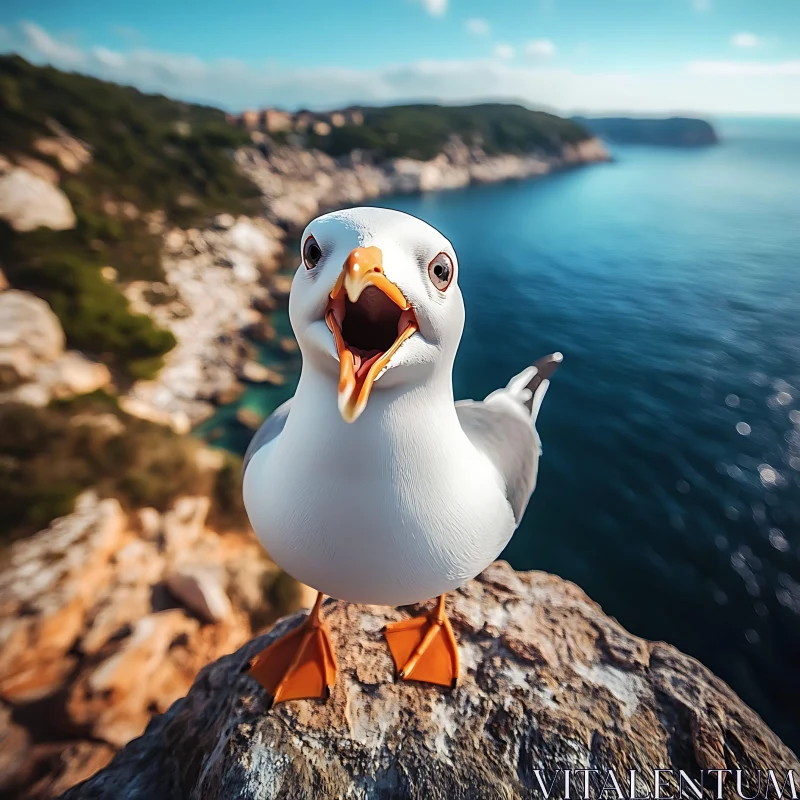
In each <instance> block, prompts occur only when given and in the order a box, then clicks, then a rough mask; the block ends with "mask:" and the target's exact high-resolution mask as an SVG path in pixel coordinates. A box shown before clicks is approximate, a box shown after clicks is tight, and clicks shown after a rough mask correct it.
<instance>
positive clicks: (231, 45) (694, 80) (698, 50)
mask: <svg viewBox="0 0 800 800" xmlns="http://www.w3.org/2000/svg"><path fill="white" fill-rule="evenodd" d="M0 48H2V50H4V51H13V52H19V53H21V54H22V55H24V56H25V57H26V58H29V59H31V60H32V61H35V62H37V63H52V64H54V65H56V66H58V67H62V68H65V69H75V70H78V71H81V72H87V73H91V74H95V75H99V76H101V77H105V78H109V79H111V80H117V81H120V82H125V83H131V84H134V85H136V86H139V87H140V88H142V89H145V90H151V91H162V92H164V93H165V94H168V95H171V96H175V97H182V98H186V99H191V100H199V101H204V102H210V103H213V104H215V105H219V106H222V107H224V108H227V109H230V110H241V109H242V108H245V107H261V106H265V105H278V106H284V107H289V108H296V107H301V106H307V107H313V108H330V107H334V106H340V105H344V104H347V103H350V102H361V103H386V102H400V101H410V100H433V101H443V102H465V101H473V100H481V99H488V98H499V99H509V100H511V99H513V100H521V101H522V102H524V103H526V104H528V105H532V106H540V107H547V108H552V109H556V110H559V111H562V112H570V113H572V112H581V111H586V112H590V113H601V112H638V113H666V112H680V111H683V112H694V113H709V114H800V0H760V2H759V1H758V0H602V1H601V0H504V1H503V2H500V1H499V0H494V1H492V0H351V1H348V0H337V1H335V2H334V1H333V0H292V2H286V1H285V0H260V2H254V1H253V0H228V2H225V3H220V2H219V0H214V2H210V0H194V2H187V0H139V2H136V3H126V2H108V0H105V2H98V0H71V2H64V0H61V2H52V0H48V1H47V2H31V0H27V2H18V1H17V0H6V2H5V3H3V4H2V5H1V6H0Z"/></svg>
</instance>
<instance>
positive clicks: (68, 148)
mask: <svg viewBox="0 0 800 800" xmlns="http://www.w3.org/2000/svg"><path fill="white" fill-rule="evenodd" d="M33 146H34V148H36V150H38V151H39V152H40V153H43V154H44V155H48V156H53V157H54V158H57V159H58V163H59V164H61V167H62V169H65V170H66V171H67V172H71V173H73V174H74V173H76V172H80V170H81V169H82V168H83V167H84V166H85V165H86V164H88V163H89V162H90V161H91V160H92V151H91V150H90V149H89V145H87V144H86V142H82V141H81V140H80V139H76V138H75V137H74V136H70V135H69V134H68V133H67V132H66V131H62V132H60V135H58V136H53V137H43V138H41V139H37V140H36V141H34V143H33Z"/></svg>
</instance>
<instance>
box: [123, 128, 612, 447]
mask: <svg viewBox="0 0 800 800" xmlns="http://www.w3.org/2000/svg"><path fill="white" fill-rule="evenodd" d="M261 138H262V139H263V141H262V143H261V145H260V146H257V147H249V148H241V149H239V150H238V151H237V152H236V153H235V158H236V162H237V164H238V167H239V169H240V170H241V172H242V173H243V174H244V175H245V176H247V177H248V178H249V179H250V180H252V181H253V183H255V184H256V185H257V186H258V187H259V189H260V190H261V194H262V203H263V209H264V215H265V219H257V218H248V217H244V216H242V217H239V218H238V219H236V220H235V219H234V218H233V217H232V216H230V215H228V214H221V215H219V216H218V217H217V218H216V219H215V221H214V224H213V226H212V227H210V228H208V229H204V230H203V229H191V230H181V229H178V228H172V229H169V230H165V231H164V232H163V251H162V263H163V265H164V271H165V274H166V281H165V283H160V284H150V283H145V282H137V283H135V284H132V285H130V286H128V287H127V289H126V295H127V297H128V299H129V300H130V301H131V303H132V307H133V309H134V310H136V311H139V312H143V313H147V314H149V315H150V316H151V317H153V319H154V320H155V321H156V322H157V324H158V325H159V326H160V327H163V328H168V329H169V330H171V331H172V333H173V334H174V335H175V338H176V339H177V342H178V344H177V346H176V347H175V348H174V349H173V350H172V351H171V352H170V353H169V354H168V355H167V357H166V366H165V367H164V368H163V369H162V371H161V373H160V374H159V375H158V377H157V378H156V379H155V380H153V381H140V382H139V383H137V384H136V385H135V386H134V387H133V389H132V390H131V391H130V392H129V393H128V395H127V396H126V397H125V398H124V399H123V407H124V408H125V410H126V411H128V412H129V413H131V414H135V415H137V416H141V417H144V418H147V419H151V420H153V421H156V422H162V423H164V424H169V425H172V427H174V428H175V429H176V430H178V431H180V432H185V431H188V430H189V429H190V428H191V427H193V426H194V425H196V424H198V423H199V422H201V421H202V420H203V419H205V418H207V417H208V416H210V414H211V413H212V412H213V404H214V403H220V402H222V403H224V402H226V401H227V400H228V399H229V398H232V397H236V396H237V392H238V383H237V381H238V380H239V379H244V380H252V379H253V378H252V376H254V375H256V374H257V365H255V364H253V363H252V352H251V348H249V347H248V345H247V336H246V335H247V334H248V333H250V334H255V335H256V338H260V336H261V335H262V334H264V333H267V334H268V333H269V326H268V325H267V326H266V327H265V325H264V320H263V318H262V316H261V312H263V311H264V310H267V309H270V308H274V307H275V301H276V299H277V300H280V299H281V298H282V297H283V296H285V295H286V294H288V286H287V285H286V282H285V280H281V276H275V275H274V272H275V269H276V267H277V266H278V263H279V260H280V257H281V255H282V254H283V251H284V246H285V239H286V233H287V232H288V234H289V235H290V236H297V235H299V233H300V232H301V231H302V230H303V228H304V227H305V226H306V225H307V224H308V223H309V222H310V221H311V220H312V219H313V218H314V217H315V216H317V215H318V214H320V213H323V212H324V211H327V210H331V209H335V208H341V207H344V206H351V205H358V204H360V203H369V201H370V200H372V199H374V198H376V197H380V196H382V195H388V194H398V193H414V192H427V191H438V190H444V189H455V188H459V187H463V186H467V185H469V184H473V183H493V182H499V181H506V180H515V179H524V178H532V177H536V176H539V175H544V174H546V173H548V172H551V171H553V170H556V169H564V168H568V167H571V166H576V165H579V164H587V163H593V162H598V161H606V160H608V158H609V156H608V153H607V152H606V150H605V148H604V147H603V145H602V144H601V143H600V142H599V140H597V139H587V140H585V141H583V142H580V143H578V144H576V145H566V146H564V147H563V148H562V150H561V153H560V155H559V156H557V157H554V156H546V155H537V154H531V155H525V156H519V155H497V156H489V155H487V154H486V153H484V152H483V151H482V150H481V149H480V148H477V147H471V148H470V147H467V146H466V145H465V144H464V143H463V142H462V141H461V140H460V139H458V138H453V139H451V141H450V142H449V143H448V144H447V145H446V146H445V148H444V150H443V151H442V153H440V154H439V155H438V156H437V157H436V158H434V159H432V160H430V161H416V160H414V159H410V158H397V159H392V160H390V161H387V162H384V163H381V164H373V163H371V162H370V161H369V160H368V159H367V158H366V157H365V156H364V155H363V154H360V153H358V152H354V153H353V154H351V155H350V156H348V157H346V158H342V159H334V158H332V157H331V156H329V155H326V154H325V153H323V152H321V151H319V150H306V149H303V148H299V147H295V146H290V145H283V146H277V145H274V144H273V143H271V141H270V140H268V139H266V138H265V137H263V136H262V137H261ZM264 375H265V377H264V379H265V380H267V379H268V380H272V381H273V382H274V381H280V380H282V378H281V376H280V375H275V373H269V374H266V373H265V374H264Z"/></svg>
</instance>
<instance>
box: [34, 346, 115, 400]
mask: <svg viewBox="0 0 800 800" xmlns="http://www.w3.org/2000/svg"><path fill="white" fill-rule="evenodd" d="M37 380H38V381H39V382H40V383H42V384H43V385H44V386H46V387H47V388H48V390H49V394H50V396H51V397H53V398H57V399H64V398H68V397H74V396H75V395H78V394H89V393H90V392H95V391H97V390H98V389H102V388H103V387H104V386H107V385H108V384H109V383H110V382H111V373H110V372H109V369H108V367H107V366H106V365H105V364H98V363H97V362H96V361H90V360H89V359H88V358H86V356H84V355H83V354H82V353H79V352H78V351H77V350H69V351H67V352H66V353H64V355H62V356H61V357H60V358H58V359H56V360H55V361H53V362H52V363H50V364H47V365H46V366H45V367H43V368H42V369H41V370H39V372H38V375H37Z"/></svg>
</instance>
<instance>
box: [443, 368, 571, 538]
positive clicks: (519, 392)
mask: <svg viewBox="0 0 800 800" xmlns="http://www.w3.org/2000/svg"><path fill="white" fill-rule="evenodd" d="M561 361H562V356H561V353H553V354H552V355H550V356H545V357H544V358H540V359H539V360H538V361H536V362H534V364H533V365H532V366H530V367H528V369H526V370H523V372H521V373H520V374H519V375H517V376H515V377H514V378H512V379H511V381H510V382H509V384H508V386H506V388H505V389H499V390H498V391H496V392H492V394H490V395H489V397H487V398H486V400H484V401H483V402H476V401H474V400H462V401H460V402H458V403H456V413H457V414H458V419H459V422H460V423H461V427H462V429H463V431H464V433H466V434H467V436H468V438H469V440H470V441H471V442H472V444H473V445H474V446H475V447H476V448H477V449H478V450H480V451H481V452H482V453H484V454H485V455H486V456H487V457H488V458H489V460H490V461H491V462H492V463H493V464H494V466H495V468H496V469H497V471H498V472H499V473H500V475H501V476H502V478H503V480H504V481H505V485H506V497H507V498H508V502H509V504H510V505H511V508H512V510H513V512H514V519H515V520H516V522H517V525H519V523H520V520H521V519H522V515H523V514H524V513H525V509H526V507H527V505H528V500H530V497H531V495H532V494H533V490H534V489H535V488H536V476H537V473H538V471H539V456H540V455H541V452H542V443H541V441H540V439H539V434H538V433H537V432H536V427H535V425H536V417H537V415H538V413H539V408H540V407H541V403H542V400H543V399H544V395H545V392H546V391H547V388H548V386H549V385H550V376H551V375H552V374H553V372H555V370H556V367H558V365H559V364H560V363H561Z"/></svg>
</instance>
